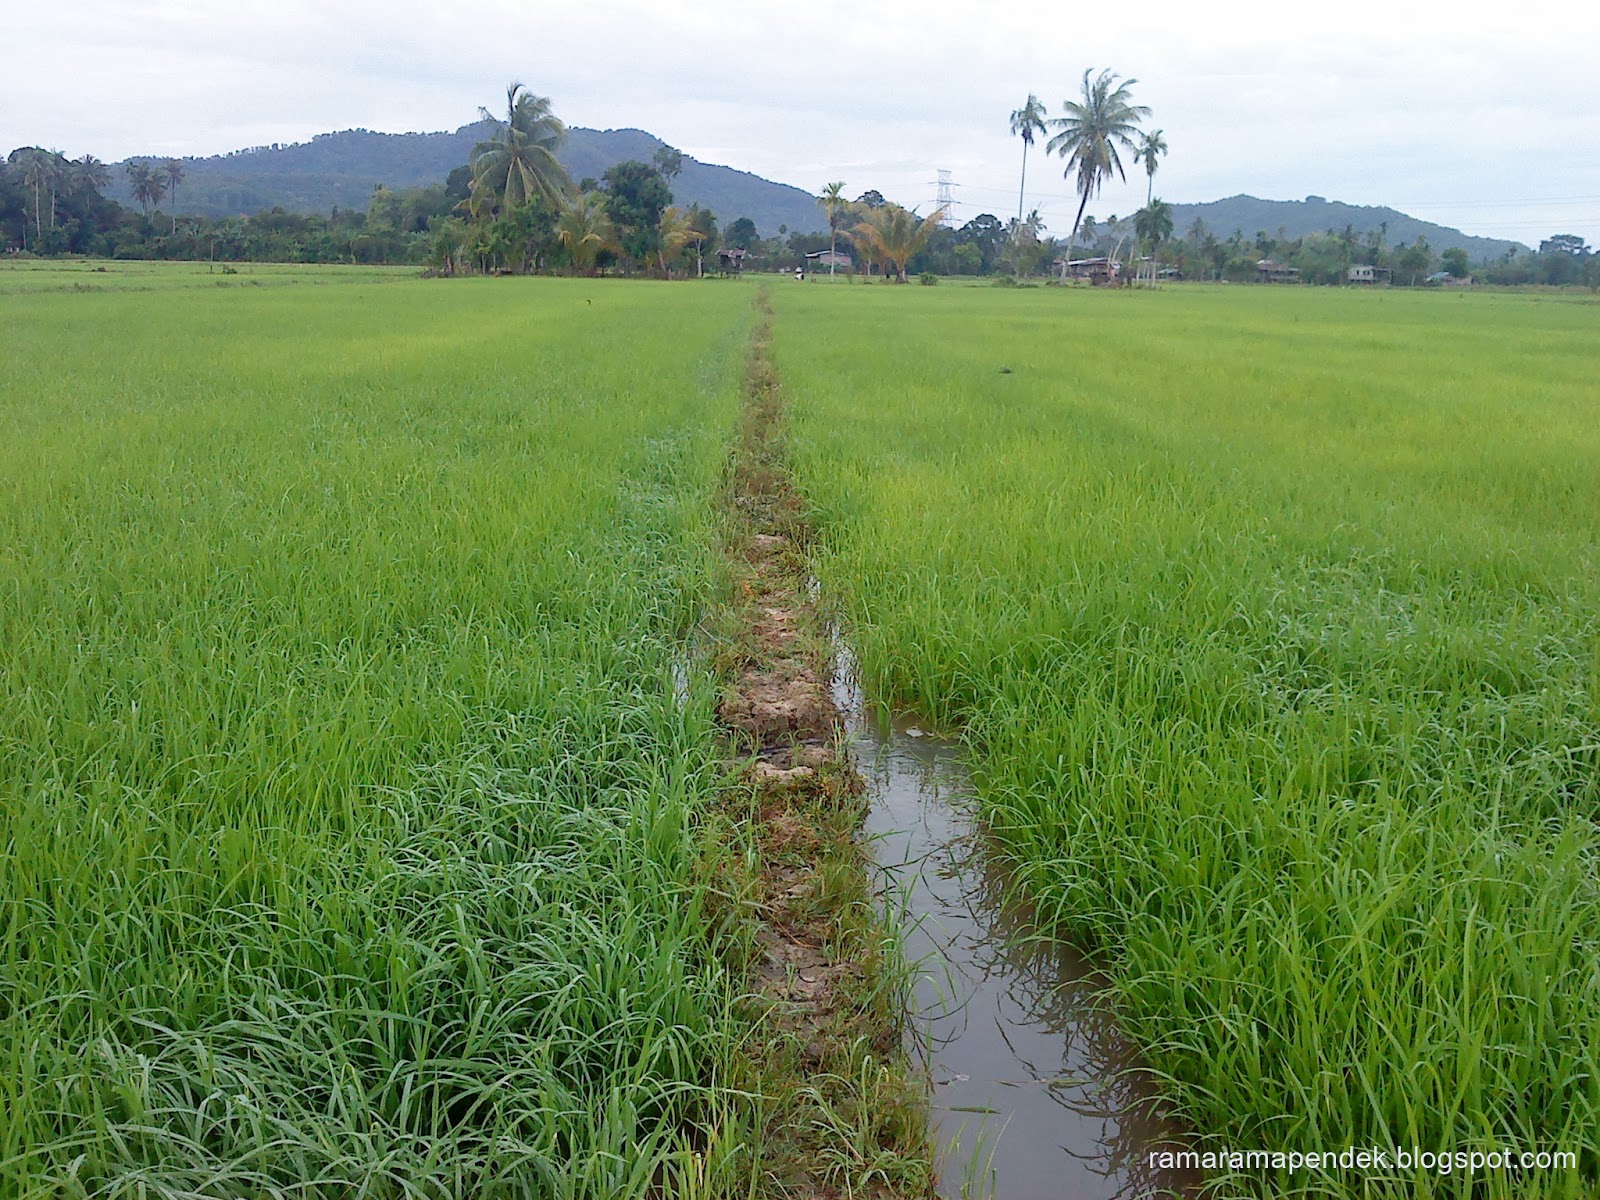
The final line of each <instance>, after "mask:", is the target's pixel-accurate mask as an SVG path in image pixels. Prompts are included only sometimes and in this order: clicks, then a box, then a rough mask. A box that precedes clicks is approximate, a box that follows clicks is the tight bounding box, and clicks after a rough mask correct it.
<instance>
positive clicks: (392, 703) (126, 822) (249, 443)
mask: <svg viewBox="0 0 1600 1200" xmlns="http://www.w3.org/2000/svg"><path fill="white" fill-rule="evenodd" d="M80 269H81V268H74V270H80ZM202 270H203V268H202ZM0 274H3V279H0V291H6V290H9V289H7V288H6V287H5V286H4V285H6V284H11V283H14V282H15V281H16V280H17V279H18V275H16V274H14V273H12V272H10V271H6V272H3V273H0ZM266 274H268V275H271V274H272V273H270V272H268V273H266ZM300 274H305V272H303V271H302V272H300ZM312 276H314V278H312ZM195 277H198V278H200V279H204V276H203V275H200V274H199V272H197V271H195V270H194V269H193V268H189V269H187V271H169V272H167V273H165V274H163V273H160V272H156V273H154V280H155V282H154V284H153V285H152V287H153V289H154V290H151V291H149V292H144V293H140V294H133V293H128V292H123V293H120V294H93V295H90V294H80V293H76V292H65V291H60V290H59V289H56V290H52V289H49V288H42V285H43V284H44V283H45V282H46V279H47V277H46V275H45V273H43V272H29V273H28V274H27V275H26V276H25V277H24V278H26V279H27V280H29V281H30V282H31V283H33V284H34V285H38V286H35V287H33V288H31V289H29V290H28V291H27V294H22V293H21V291H20V289H19V292H18V294H15V295H0V343H3V345H4V346H5V351H4V354H5V360H4V365H5V370H4V374H3V376H0V1195H5V1196H8V1197H29V1198H33V1197H40V1198H42V1197H51V1198H53V1200H54V1198H63V1197H73V1196H81V1197H87V1196H94V1197H141V1198H145V1197H151V1198H155V1197H160V1198H168V1197H202V1196H203V1197H252V1198H254V1197H268V1196H279V1197H288V1196H305V1197H336V1196H337V1197H396V1198H398V1197H417V1198H422V1197H426V1198H438V1200H446V1198H454V1197H462V1196H469V1195H470V1196H476V1197H493V1196H503V1197H521V1196H528V1197H532V1196H538V1197H619V1196H646V1195H650V1196H654V1195H660V1194H662V1192H663V1190H666V1191H667V1192H670V1193H672V1194H680V1195H699V1194H713V1193H715V1192H717V1191H718V1190H719V1189H721V1188H725V1187H728V1186H731V1185H730V1184H729V1182H728V1181H729V1180H730V1179H738V1178H742V1177H743V1176H744V1175H747V1174H748V1173H749V1160H748V1156H747V1155H745V1154H744V1151H743V1149H742V1148H741V1146H740V1139H741V1134H740V1121H741V1120H742V1119H743V1118H742V1117H741V1115H740V1113H741V1112H742V1111H743V1110H742V1109H741V1107H740V1106H739V1104H737V1103H736V1102H735V1099H734V1098H733V1097H731V1096H730V1095H729V1093H728V1073H729V1068H730V1063H731V1062H732V1059H733V1056H734V1055H735V1054H736V1053H737V1051H738V1043H739V1039H740V1037H741V1036H742V1033H741V1030H742V1026H741V1025H740V1023H739V1020H738V1019H737V1018H736V1016H735V1014H734V1004H735V999H736V994H737V991H738V981H737V980H736V979H735V978H733V977H732V976H731V974H730V971H729V968H728V967H727V965H726V963H725V957H726V956H725V954H724V953H723V948H722V947H720V946H719V944H718V940H717V938H718V935H717V933H716V929H715V927H714V923H713V922H712V921H711V920H710V918H709V915H708V913H707V900H708V884H707V883H706V881H705V874H706V871H705V862H704V857H703V853H702V851H703V849H704V848H703V846H702V845H701V838H700V833H699V832H698V829H699V823H698V814H699V812H700V810H701V809H702V807H703V806H704V805H705V804H706V803H707V802H708V798H709V797H711V796H712V795H713V794H715V792H716V791H717V789H718V788H719V787H721V786H722V783H723V770H724V769H723V767H722V766H721V765H720V763H719V761H718V750H717V748H716V745H715V740H714V735H713V720H712V710H713V702H714V687H713V686H712V684H711V683H710V681H709V680H708V679H707V678H706V677H705V676H704V674H703V673H701V672H699V671H697V670H690V671H689V672H688V673H687V674H685V673H684V668H683V666H682V662H683V645H684V640H685V635H686V632H687V630H688V628H689V626H690V625H691V623H692V622H693V621H694V620H695V619H696V617H697V615H698V613H699V611H700V609H701V607H702V606H703V605H704V604H705V603H707V602H708V600H709V598H711V597H712V596H713V595H714V594H715V592H716V590H717V589H718V588H719V587H720V570H721V568H720V560H719V558H718V554H717V550H716V545H715V538H714V536H713V514H712V509H711V497H712V494H713V492H714V491H715V489H716V488H717V487H718V485H719V481H720V478H721V470H722V464H723V460H724V455H725V449H726V444H727V440H728V437H729V436H730V434H729V431H730V430H731V429H732V427H733V424H734V419H735V412H736V407H737V397H738V379H739V371H740V368H741V360H742V355H743V350H744V343H745V341H746V338H747V334H748V328H749V324H750V306H749V294H748V292H746V291H743V290H735V289H721V290H718V289H709V288H708V289H704V290H698V291H696V290H692V289H675V290H670V291H668V290H667V289H661V288H651V287H616V286H603V285H602V286H596V285H594V284H590V283H586V282H569V281H545V282H542V283H540V284H538V285H536V286H521V283H522V281H513V285H512V286H505V284H504V283H503V282H502V281H494V280H485V281H469V282H466V283H463V284H461V285H451V286H447V287H443V288H430V287H429V286H428V285H425V284H423V283H421V282H420V281H415V282H410V283H395V282H383V281H382V278H381V277H379V276H375V275H373V274H371V273H363V274H362V275H360V276H353V275H349V274H348V273H341V272H330V273H316V272H312V273H309V276H308V278H305V279H301V280H299V281H298V285H296V286H290V284H291V283H293V282H294V281H293V280H292V279H290V278H288V277H286V278H285V279H283V280H280V282H283V283H284V284H285V286H281V287H273V288H261V289H254V288H247V287H241V288H236V289H233V290H230V291H227V292H222V291H220V290H213V289H211V288H209V287H197V286H190V285H191V284H193V283H194V282H195ZM90 278H103V277H96V276H91V277H90ZM330 278H331V279H334V280H337V281H339V282H340V283H341V284H342V286H339V287H313V286H306V284H309V283H311V282H320V281H322V280H324V279H330ZM41 288H42V290H41ZM666 300H670V302H663V301H666ZM679 693H682V694H681V695H680V694H679Z"/></svg>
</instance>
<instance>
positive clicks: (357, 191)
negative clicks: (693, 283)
mask: <svg viewBox="0 0 1600 1200" xmlns="http://www.w3.org/2000/svg"><path fill="white" fill-rule="evenodd" d="M488 128H489V127H488V126H487V125H486V124H485V123H483V122H478V123H475V124H472V125H463V126H462V127H461V128H460V129H457V130H456V131H455V132H454V133H373V132H372V131H371V130H367V129H347V130H344V131H343V132H341V133H324V134H319V135H318V136H316V137H314V138H312V139H311V140H310V141H309V142H300V143H296V144H293V145H287V144H286V145H280V146H257V147H253V148H251V149H249V150H237V151H234V152H233V153H232V154H219V155H215V156H213V157H211V158H186V159H184V160H183V172H184V178H183V182H182V183H181V184H179V185H178V193H177V197H176V200H175V201H174V200H173V199H171V198H169V199H167V200H164V201H163V202H162V209H163V211H166V212H171V211H173V210H176V211H177V212H179V213H194V214H199V215H203V216H209V217H228V216H235V217H236V216H240V215H242V214H249V213H255V212H260V211H262V210H263V209H269V208H273V207H275V206H281V207H283V208H285V209H287V210H289V211H290V212H304V213H321V214H323V215H327V213H328V212H330V211H331V210H332V209H334V208H335V207H337V208H356V209H365V208H366V207H367V201H368V199H370V197H371V196H372V189H373V188H374V187H376V186H377V185H379V184H384V185H385V186H387V187H391V188H402V187H424V186H427V185H430V184H436V183H443V182H444V180H445V177H446V176H447V175H449V174H450V172H451V171H453V170H454V169H455V168H456V167H459V166H461V165H462V164H463V163H465V162H466V161H467V155H468V154H470V153H471V151H472V147H473V146H475V145H476V144H477V143H478V142H479V141H481V140H482V139H483V137H484V135H485V133H486V132H487V131H488ZM662 144H663V143H662V142H661V139H660V138H657V137H655V136H653V135H651V134H648V133H645V132H644V131H643V130H640V129H576V128H574V129H570V130H568V136H567V140H566V142H565V144H564V145H563V146H562V148H561V150H560V153H559V157H560V159H561V162H562V164H563V165H564V166H565V167H566V168H567V171H568V172H569V173H570V174H571V175H572V178H573V179H575V180H579V179H583V178H584V177H586V176H594V177H595V178H599V176H600V175H601V173H602V172H604V171H605V169H606V168H607V167H610V166H614V165H615V164H617V163H619V162H627V161H628V160H629V159H637V160H639V161H642V162H649V161H650V156H651V155H652V154H654V153H655V152H656V150H657V148H659V147H660V146H661V145H662ZM157 161H160V160H157ZM123 166H124V164H122V163H117V164H115V165H114V167H113V168H112V179H113V182H112V187H111V189H110V191H109V194H110V195H111V197H112V198H113V199H116V200H120V201H122V202H123V203H124V204H132V202H133V200H132V195H131V193H130V192H129V190H128V178H127V173H126V172H125V171H124V170H123ZM672 193H673V198H674V200H675V202H676V203H678V204H682V205H689V204H701V205H703V206H705V207H706V208H709V209H711V210H712V211H713V212H715V213H716V214H717V218H718V220H720V221H721V222H722V223H723V224H727V223H728V222H729V221H732V220H734V219H735V218H737V217H749V218H750V219H751V220H752V221H754V222H755V223H756V227H757V228H758V229H759V230H760V231H761V233H762V235H763V236H771V235H773V234H775V233H777V232H778V227H779V226H780V225H786V226H788V229H789V232H790V233H797V232H816V231H819V230H821V229H822V228H824V226H825V221H824V218H823V215H822V210H821V209H819V208H818V207H817V202H816V201H815V200H814V199H813V198H812V197H811V196H810V195H808V194H807V193H806V192H804V191H802V190H801V189H800V188H796V187H790V186H789V185H788V184H784V183H773V182H772V181H771V180H767V179H762V178H761V177H760V176H759V175H752V174H750V173H749V172H748V171H736V170H734V169H733V168H731V167H721V166H716V165H714V164H711V163H703V162H699V161H697V160H696V159H693V158H690V157H689V156H688V155H687V154H686V155H684V156H683V171H682V173H681V174H679V175H678V176H677V178H675V179H674V180H673V181H672Z"/></svg>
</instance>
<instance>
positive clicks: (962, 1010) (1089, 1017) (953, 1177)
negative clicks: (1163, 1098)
mask: <svg viewBox="0 0 1600 1200" xmlns="http://www.w3.org/2000/svg"><path fill="white" fill-rule="evenodd" d="M848 667H849V662H848V659H846V658H844V657H843V656H841V662H840V668H841V671H840V675H841V680H843V682H841V683H839V684H837V685H836V688H835V692H836V694H835V699H836V700H837V701H838V703H839V706H840V708H841V710H842V711H843V712H844V713H845V714H846V721H847V725H848V728H849V732H850V734H851V741H852V748H853V752H854V754H855V757H856V763H857V767H858V769H859V770H860V772H861V774H862V776H863V778H865V779H866V781H867V788H868V795H869V797H870V799H871V810H870V813H869V815H868V817H867V831H868V833H869V834H871V835H872V837H873V838H874V843H873V844H874V846H875V848H876V857H877V859H878V862H879V864H880V865H881V866H882V867H883V869H884V870H885V872H886V873H887V875H888V879H889V882H888V887H887V889H886V896H885V899H886V902H887V903H888V904H889V905H891V906H892V907H894V908H896V909H898V910H899V911H900V912H901V913H902V914H903V924H904V925H905V926H906V935H905V940H906V952H907V957H908V959H909V960H910V961H912V962H914V963H917V964H918V966H917V981H916V988H915V996H914V1000H915V1009H916V1011H915V1013H914V1020H913V1027H914V1036H915V1038H916V1041H917V1048H918V1051H919V1052H920V1053H921V1054H922V1055H924V1056H925V1058H926V1059H927V1062H928V1066H929V1069H930V1072H931V1075H932V1080H933V1102H932V1108H933V1121H934V1129H935V1133H936V1136H937V1138H938V1143H939V1145H940V1146H941V1147H942V1148H943V1149H944V1154H943V1157H942V1160H941V1170H940V1175H941V1186H940V1194H941V1195H942V1196H944V1197H946V1198H947V1200H962V1198H963V1197H970V1198H971V1200H978V1198H979V1197H985V1196H994V1197H997V1198H999V1200H1055V1198H1061V1200H1110V1198H1112V1197H1116V1198H1118V1200H1133V1198H1135V1197H1137V1198H1140V1200H1143V1198H1145V1197H1158V1196H1172V1195H1179V1196H1186V1195H1190V1194H1192V1193H1193V1191H1194V1189H1195V1187H1196V1185H1197V1183H1198V1180H1197V1179H1194V1178H1189V1177H1179V1176H1174V1175H1172V1174H1170V1173H1158V1172H1154V1171H1152V1170H1151V1168H1150V1167H1149V1166H1148V1159H1147V1155H1148V1154H1149V1152H1150V1151H1151V1150H1153V1149H1158V1148H1162V1147H1173V1146H1176V1145H1177V1144H1178V1143H1177V1142H1176V1141H1175V1139H1174V1133H1175V1131H1174V1130H1173V1129H1172V1128H1171V1127H1170V1126H1168V1125H1166V1124H1165V1123H1163V1122H1162V1121H1161V1120H1160V1119H1159V1118H1157V1117H1155V1116H1154V1115H1153V1114H1152V1113H1151V1111H1150V1103H1149V1091H1148V1089H1147V1088H1146V1087H1144V1086H1141V1084H1140V1082H1139V1081H1138V1079H1137V1077H1136V1075H1135V1074H1133V1073H1131V1072H1132V1069H1133V1068H1134V1067H1136V1065H1137V1058H1136V1055H1135V1053H1134V1051H1133V1048H1132V1047H1131V1046H1130V1045H1129V1044H1128V1043H1127V1042H1126V1041H1125V1040H1124V1039H1123V1038H1122V1037H1121V1035H1120V1034H1119V1033H1118V1032H1117V1030H1116V1027H1115V1025H1114V1023H1113V1022H1112V1021H1111V1019H1110V1016H1109V1014H1108V1013H1107V1012H1106V1010H1105V1008H1104V1007H1103V1006H1102V1005H1101V1004H1099V1003H1097V1002H1096V1000H1095V998H1094V992H1095V990H1096V987H1097V980H1096V978H1095V977H1094V975H1093V973H1092V971H1091V969H1090V968H1089V966H1088V964H1087V963H1086V962H1085V961H1084V960H1083V959H1082V957H1081V956H1079V955H1078V954H1076V953H1075V952H1073V951H1072V950H1071V949H1070V948H1068V947H1065V946H1062V945H1060V944H1058V943H1054V942H1051V941H1049V940H1046V939H1031V940H1030V939H1029V938H1028V934H1029V932H1030V929H1029V924H1028V914H1027V913H1026V912H1025V911H1024V910H1022V909H1021V908H1019V907H1018V906H1016V905H1011V904H1007V903H1006V902H1005V900H1004V897H1005V893H1006V890H1007V888H1006V884H1007V878H1006V874H1005V870H1004V867H1003V865H1002V864H1001V863H1000V862H999V861H998V860H997V858H996V857H995V856H994V855H993V854H992V853H991V850H990V847H989V846H988V845H987V843H986V839H985V838H984V836H983V834H982V833H981V831H980V829H979V828H978V827H977V826H976V824H975V818H974V815H973V811H972V800H971V790H970V787H969V784H968V780H967V775H966V771H965V770H964V768H963V767H962V765H961V762H960V758H959V755H958V752H957V750H956V748H955V746H953V745H952V744H951V743H949V742H947V741H944V740H942V739H939V738H935V737H931V736H928V735H926V734H925V733H924V732H923V731H922V730H921V729H920V728H918V727H917V725H916V723H915V722H914V721H911V720H905V719H898V718H891V717H890V716H889V714H887V713H886V712H884V711H882V710H881V709H876V710H875V708H874V707H872V706H867V705H865V704H863V702H862V697H861V695H860V693H859V692H858V691H857V690H856V689H855V688H854V686H853V685H852V684H850V683H849V682H848V681H847V676H848Z"/></svg>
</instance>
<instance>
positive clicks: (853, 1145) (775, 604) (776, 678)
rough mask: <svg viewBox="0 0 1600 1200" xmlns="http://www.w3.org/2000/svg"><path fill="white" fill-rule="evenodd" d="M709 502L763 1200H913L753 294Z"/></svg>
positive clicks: (911, 1153) (893, 1064)
mask: <svg viewBox="0 0 1600 1200" xmlns="http://www.w3.org/2000/svg"><path fill="white" fill-rule="evenodd" d="M756 307H757V310H758V313H760V314H761V315H760V316H759V317H758V320H757V324H756V327H755V330H754V332H753V334H752V338H751V348H750V358H749V363H748V366H747V369H746V372H745V383H744V388H745V393H744V415H743V421H742V425H741V431H740V437H739V440H738V443H737V444H736V446H735V450H734V454H733V459H732V462H731V464H730V470H729V478H728V488H727V493H726V503H725V507H726V512H727V517H728V533H727V542H726V547H725V548H726V551H727V560H728V563H729V567H730V569H731V571H732V572H733V574H734V578H735V583H736V586H735V588H734V598H733V601H732V603H731V606H730V609H729V611H728V613H726V614H725V616H726V617H727V632H726V634H725V641H726V642H727V643H728V644H727V645H726V646H725V648H724V649H725V654H724V662H725V663H727V664H729V670H728V679H727V682H726V684H725V690H724V695H723V699H722V702H721V704H720V705H719V707H718V714H719V717H720V720H721V723H722V725H723V728H724V730H725V731H726V734H727V738H728V743H729V751H730V754H731V755H732V756H733V757H734V758H735V760H736V761H737V762H739V763H740V764H742V767H741V773H740V777H741V778H742V779H743V780H744V784H745V786H744V787H743V788H742V789H736V792H735V794H733V795H730V799H729V804H730V805H732V806H734V807H735V808H736V809H737V810H738V812H739V816H740V820H742V821H744V822H746V823H747V828H746V832H747V834H748V836H749V838H750V842H751V844H752V846H753V849H754V857H755V860H756V863H755V878H754V880H752V881H751V884H752V890H753V892H754V893H755V894H754V897H753V899H754V900H755V901H756V904H755V909H756V910H757V911H759V912H760V913H761V914H763V915H762V920H761V923H760V925H759V927H758V928H757V929H756V931H755V934H754V937H753V960H752V961H751V963H750V965H749V984H748V986H749V989H750V991H751V993H752V1004H753V1006H754V1011H753V1014H752V1015H753V1016H754V1017H755V1018H756V1035H755V1041H754V1044H753V1045H752V1046H751V1048H750V1052H749V1058H750V1062H751V1070H752V1078H751V1079H750V1080H748V1081H747V1084H748V1086H749V1087H750V1090H752V1091H759V1092H760V1093H761V1094H762V1095H763V1096H764V1097H765V1098H766V1102H767V1103H766V1107H765V1120H764V1127H763V1129H762V1130H761V1131H760V1139H759V1140H760V1144H759V1147H758V1151H757V1154H758V1158H759V1162H760V1172H761V1179H762V1192H761V1194H763V1195H769V1196H784V1197H815V1198H819V1200H820V1198H823V1197H834V1196H859V1197H884V1198H888V1197H917V1196H926V1195H931V1188H932V1178H933V1175H932V1167H931V1146H930V1144H929V1139H928V1134H927V1122H926V1093H925V1088H924V1085H923V1081H922V1079H921V1076H920V1074H919V1073H918V1072H917V1071H916V1070H915V1068H914V1067H913V1065H912V1064H911V1063H909V1062H908V1061H906V1058H905V1055H904V1054H903V1052H902V1050H901V1030H902V1022H903V1020H904V988H903V983H904V979H905V976H904V973H903V970H902V969H901V968H900V966H899V960H898V958H897V956H896V952H895V949H894V946H893V942H892V940H891V939H890V938H889V937H888V935H887V934H886V932H885V930H884V927H883V925H882V922H881V919H880V916H879V914H878V913H877V912H876V911H875V909H874V906H873V903H872V895H873V892H872V883H871V874H870V870H871V867H870V856H869V855H868V853H867V851H866V848H865V847H864V846H863V845H862V843H861V839H860V836H859V835H860V822H861V815H862V812H863V810H862V808H861V806H860V803H859V802H858V801H857V800H856V798H857V797H859V796H860V795H861V793H862V791H863V786H862V783H861V780H860V778H859V777H858V776H857V775H856V774H855V771H854V769H853V768H852V766H851V765H850V761H849V758H848V756H847V755H846V754H844V753H843V751H842V745H841V743H842V736H843V722H842V720H841V717H840V714H839V711H838V709H837V707H836V706H835V705H834V702H833V699H832V694H831V691H830V688H829V686H828V680H829V679H830V677H831V673H832V662H831V652H830V647H829V641H828V638H827V636H826V628H825V625H824V622H823V620H822V618H821V616H820V614H819V613H818V611H817V604H816V598H815V595H814V588H813V586H812V584H811V580H810V576H809V572H808V570H807V565H806V557H805V546H806V544H807V543H808V541H809V536H810V530H809V529H808V528H807V526H806V522H805V505H804V504H803V502H802V500H801V497H800V496H799V494H798V493H797V491H796V489H795V487H794V483H793V480H792V478H791V476H790V473H789V470H788V466H787V449H786V445H785V440H786V432H787V429H786V422H785V414H784V406H783V401H782V397H781V394H780V391H779V386H778V378H777V372H776V369H775V368H774V366H773V364H772V360H771V358H770V357H769V354H768V349H769V347H770V344H771V330H770V320H769V318H770V314H771V309H770V307H769V305H768V301H767V297H766V294H765V293H764V292H763V293H760V294H759V295H758V298H757V301H756Z"/></svg>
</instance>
